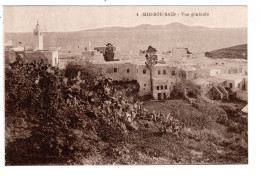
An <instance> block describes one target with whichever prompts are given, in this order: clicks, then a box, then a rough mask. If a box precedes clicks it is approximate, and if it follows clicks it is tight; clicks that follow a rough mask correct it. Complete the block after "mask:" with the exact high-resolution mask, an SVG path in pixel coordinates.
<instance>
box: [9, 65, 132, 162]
mask: <svg viewBox="0 0 260 176" xmlns="http://www.w3.org/2000/svg"><path fill="white" fill-rule="evenodd" d="M92 71H93V69H92ZM92 71H91V70H90V69H86V67H82V66H77V65H68V67H67V68H66V69H65V70H64V71H62V70H58V69H56V68H50V67H47V66H46V65H41V64H37V63H31V64H27V63H21V62H16V63H14V64H12V65H11V69H6V80H5V93H6V94H5V96H6V97H5V100H6V108H5V110H6V111H5V114H6V131H9V132H8V135H7V136H6V141H7V142H8V143H7V144H6V164H8V165H25V164H26V165H28V164H73V163H81V158H82V157H83V156H85V155H87V152H90V151H95V150H96V149H97V148H99V147H100V146H99V145H100V142H101V143H102V142H103V143H104V142H105V143H113V142H116V141H120V140H124V135H125V134H126V132H127V130H126V127H125V124H124V122H125V119H124V118H125V116H124V115H125V113H119V112H120V110H121V111H122V109H124V110H125V112H128V113H130V114H131V111H133V109H129V108H128V107H129V106H133V105H131V104H130V103H127V101H126V99H127V98H126V97H125V96H124V95H123V94H120V93H119V92H117V94H115V93H113V92H112V91H111V88H110V84H111V81H110V80H108V79H105V78H102V77H100V78H97V77H96V76H95V74H93V73H94V71H93V72H92ZM97 143H99V144H97ZM86 146H88V147H86ZM100 150H102V149H100Z"/></svg>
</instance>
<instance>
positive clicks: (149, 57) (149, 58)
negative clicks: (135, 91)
mask: <svg viewBox="0 0 260 176" xmlns="http://www.w3.org/2000/svg"><path fill="white" fill-rule="evenodd" d="M145 52H146V55H145V58H146V62H145V64H146V66H147V67H148V69H149V70H150V82H151V92H153V79H152V78H153V75H152V70H153V68H154V66H155V64H156V63H157V60H158V59H157V55H156V52H157V50H156V49H155V48H153V47H152V46H149V47H148V49H147V50H146V51H145Z"/></svg>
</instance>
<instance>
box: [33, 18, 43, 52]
mask: <svg viewBox="0 0 260 176" xmlns="http://www.w3.org/2000/svg"><path fill="white" fill-rule="evenodd" d="M34 35H35V36H37V45H38V50H43V33H42V31H41V29H40V25H39V23H38V20H37V24H36V27H35V29H34Z"/></svg>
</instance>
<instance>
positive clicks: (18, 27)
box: [4, 6, 247, 32]
mask: <svg viewBox="0 0 260 176" xmlns="http://www.w3.org/2000/svg"><path fill="white" fill-rule="evenodd" d="M143 12H152V13H154V12H167V13H169V12H173V13H176V14H179V15H176V16H142V13H143ZM182 12H184V13H190V15H191V13H193V12H197V13H198V12H201V13H204V12H207V13H208V14H209V16H204V17H191V16H182ZM137 13H138V14H139V16H137V15H136V14H137ZM37 20H38V21H39V23H40V25H41V28H42V29H43V31H45V32H47V31H52V32H63V31H64V32H66V31H79V30H85V29H93V28H99V27H107V26H137V25H140V24H154V25H159V24H168V23H172V22H180V23H183V24H187V25H191V26H194V25H196V26H197V25H198V26H206V27H247V7H246V6H4V31H5V32H32V30H33V28H34V27H35V24H36V22H37Z"/></svg>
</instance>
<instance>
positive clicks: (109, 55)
mask: <svg viewBox="0 0 260 176" xmlns="http://www.w3.org/2000/svg"><path fill="white" fill-rule="evenodd" d="M103 56H104V59H105V61H113V60H114V57H115V54H114V48H113V45H112V44H111V43H108V44H107V45H106V50H105V52H104V54H103Z"/></svg>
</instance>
